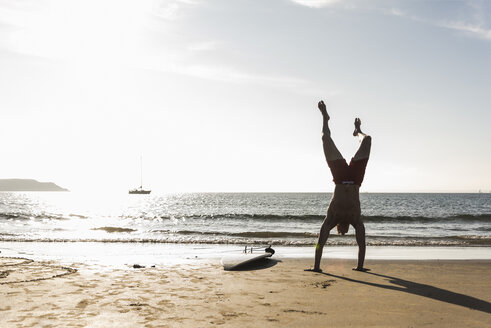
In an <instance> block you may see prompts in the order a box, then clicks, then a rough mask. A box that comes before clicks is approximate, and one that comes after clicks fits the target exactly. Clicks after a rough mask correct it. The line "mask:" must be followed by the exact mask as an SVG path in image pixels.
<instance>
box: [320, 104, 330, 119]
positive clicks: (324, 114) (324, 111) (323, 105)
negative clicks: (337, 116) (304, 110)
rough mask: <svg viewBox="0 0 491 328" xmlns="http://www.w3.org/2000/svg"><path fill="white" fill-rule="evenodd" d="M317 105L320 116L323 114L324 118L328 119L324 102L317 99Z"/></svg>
mask: <svg viewBox="0 0 491 328" xmlns="http://www.w3.org/2000/svg"><path fill="white" fill-rule="evenodd" d="M317 107H318V108H319V110H320V111H321V113H322V116H324V117H325V118H327V119H328V120H329V119H330V117H329V114H327V109H326V104H324V101H322V100H321V101H319V103H318V104H317Z"/></svg>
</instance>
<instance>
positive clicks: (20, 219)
mask: <svg viewBox="0 0 491 328" xmlns="http://www.w3.org/2000/svg"><path fill="white" fill-rule="evenodd" d="M331 196H332V194H330V193H183V194H161V195H159V194H151V195H127V194H120V195H117V196H114V195H110V196H108V195H103V194H98V195H90V194H79V193H75V192H68V193H52V192H50V193H42V192H32V193H21V192H16V193H9V192H3V193H0V241H2V242H84V243H90V242H104V243H159V244H164V243H165V244H174V245H175V244H179V245H183V244H184V245H186V244H220V245H225V244H228V245H230V244H232V245H241V246H242V245H253V244H254V245H269V244H272V245H276V246H312V245H314V244H315V243H316V240H317V235H318V232H319V228H320V226H321V223H322V221H323V219H324V216H325V213H326V209H327V207H328V205H329V201H330V199H331ZM360 200H361V207H362V217H363V221H364V222H365V227H366V234H367V245H368V246H420V247H432V246H450V247H452V246H455V247H474V246H480V247H490V246H491V194H489V193H481V194H455V193H452V194H433V193H361V194H360ZM328 245H332V246H354V245H356V241H355V238H354V230H353V228H352V227H350V230H349V232H348V234H347V235H345V236H339V235H337V234H336V229H333V230H332V231H331V236H330V238H329V240H328Z"/></svg>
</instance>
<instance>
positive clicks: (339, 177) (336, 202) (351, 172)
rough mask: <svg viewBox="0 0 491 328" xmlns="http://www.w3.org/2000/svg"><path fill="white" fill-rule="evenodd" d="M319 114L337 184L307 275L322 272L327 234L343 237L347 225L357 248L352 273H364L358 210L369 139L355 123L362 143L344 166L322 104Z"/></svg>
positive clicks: (362, 231) (346, 230)
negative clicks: (352, 231) (312, 272)
mask: <svg viewBox="0 0 491 328" xmlns="http://www.w3.org/2000/svg"><path fill="white" fill-rule="evenodd" d="M318 107H319V110H320V111H321V114H322V119H323V126H322V145H323V147H324V155H325V156H326V161H327V164H328V165H329V168H330V169H331V173H332V177H333V181H334V183H335V184H336V187H335V188H334V194H333V196H332V199H331V202H330V204H329V208H328V209H327V215H326V218H325V219H324V222H323V223H322V226H321V230H320V233H319V240H318V242H317V244H316V245H315V262H314V268H313V269H309V270H308V271H315V272H322V270H321V268H320V262H321V258H322V250H323V248H324V245H325V244H326V241H327V239H328V238H329V232H330V231H331V229H332V228H334V227H337V230H338V233H340V234H342V235H344V234H345V233H347V232H348V229H349V225H350V224H351V225H352V226H353V228H355V232H356V242H357V244H358V266H357V267H356V268H353V270H358V271H367V270H368V269H365V268H363V263H364V261H365V249H366V246H365V226H364V225H363V222H362V220H361V209H360V194H359V190H360V186H361V183H362V181H363V177H364V176H365V168H366V166H367V162H368V158H369V156H370V148H371V145H372V139H371V137H370V136H368V135H366V134H364V133H363V132H361V129H360V125H361V121H360V119H359V118H356V119H355V131H354V132H353V136H355V137H356V136H357V137H359V138H360V139H361V144H360V147H359V149H358V151H357V152H356V154H355V156H354V157H353V158H352V159H351V162H350V164H349V165H348V164H347V163H346V160H345V159H344V158H343V156H342V155H341V153H340V152H339V150H338V149H337V148H336V145H335V144H334V141H333V140H332V139H331V131H330V130H329V124H328V123H329V115H328V114H327V110H326V105H325V104H324V102H323V101H322V100H321V101H320V102H319V103H318Z"/></svg>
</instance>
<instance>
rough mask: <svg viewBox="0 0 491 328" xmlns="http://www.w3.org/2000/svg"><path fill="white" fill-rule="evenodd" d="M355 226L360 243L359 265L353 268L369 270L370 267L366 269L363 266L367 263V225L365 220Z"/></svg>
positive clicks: (357, 241)
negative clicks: (364, 222)
mask: <svg viewBox="0 0 491 328" xmlns="http://www.w3.org/2000/svg"><path fill="white" fill-rule="evenodd" d="M354 228H355V231H356V243H357V244H358V266H357V267H356V268H353V270H356V271H368V270H370V269H366V268H364V267H363V264H364V263H365V251H366V245H365V225H364V224H363V222H360V223H358V224H357V225H355V226H354Z"/></svg>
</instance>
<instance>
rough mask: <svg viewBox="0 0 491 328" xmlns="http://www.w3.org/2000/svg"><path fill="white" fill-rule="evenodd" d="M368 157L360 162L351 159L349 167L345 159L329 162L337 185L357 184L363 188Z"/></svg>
mask: <svg viewBox="0 0 491 328" xmlns="http://www.w3.org/2000/svg"><path fill="white" fill-rule="evenodd" d="M367 163H368V157H367V158H363V159H360V160H354V159H353V158H352V159H351V161H350V163H349V165H348V164H347V163H346V160H345V159H344V158H342V159H337V160H335V161H330V162H327V165H329V168H330V169H331V173H332V177H333V179H332V181H334V183H335V184H355V185H358V186H361V183H362V181H363V178H364V177H365V168H366V167H367Z"/></svg>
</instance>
